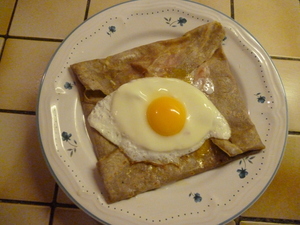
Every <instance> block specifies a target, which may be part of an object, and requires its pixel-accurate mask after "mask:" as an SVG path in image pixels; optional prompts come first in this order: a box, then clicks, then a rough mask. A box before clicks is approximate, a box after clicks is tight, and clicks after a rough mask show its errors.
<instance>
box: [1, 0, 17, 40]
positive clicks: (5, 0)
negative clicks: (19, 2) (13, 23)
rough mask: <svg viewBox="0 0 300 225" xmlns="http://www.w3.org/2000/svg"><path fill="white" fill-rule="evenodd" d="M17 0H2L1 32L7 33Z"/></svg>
mask: <svg viewBox="0 0 300 225" xmlns="http://www.w3.org/2000/svg"><path fill="white" fill-rule="evenodd" d="M15 2H16V0H0V34H2V35H4V34H7V29H8V26H9V22H10V19H11V16H12V12H13V10H14V6H15Z"/></svg>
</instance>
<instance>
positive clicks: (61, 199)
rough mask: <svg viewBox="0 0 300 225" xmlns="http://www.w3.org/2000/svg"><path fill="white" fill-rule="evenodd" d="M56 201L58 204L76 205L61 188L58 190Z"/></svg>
mask: <svg viewBox="0 0 300 225" xmlns="http://www.w3.org/2000/svg"><path fill="white" fill-rule="evenodd" d="M56 201H57V202H58V203H64V204H73V205H74V203H73V202H72V201H71V199H70V198H69V197H68V196H67V195H66V194H65V193H64V192H63V190H61V189H60V188H59V189H58V193H57V199H56Z"/></svg>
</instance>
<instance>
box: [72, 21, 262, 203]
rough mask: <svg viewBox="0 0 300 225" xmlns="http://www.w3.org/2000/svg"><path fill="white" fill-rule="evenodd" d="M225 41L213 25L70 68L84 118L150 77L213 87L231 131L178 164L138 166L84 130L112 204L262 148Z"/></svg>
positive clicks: (210, 95) (213, 97)
mask: <svg viewBox="0 0 300 225" xmlns="http://www.w3.org/2000/svg"><path fill="white" fill-rule="evenodd" d="M224 37H225V31H224V30H223V28H222V25H221V24H220V23H218V22H211V23H207V24H205V25H203V26H200V27H197V28H195V29H193V30H191V31H189V32H187V33H186V34H184V35H183V36H182V37H179V38H175V39H170V40H164V41H158V42H154V43H151V44H147V45H143V46H139V47H136V48H133V49H130V50H127V51H124V52H121V53H119V54H116V55H113V56H109V57H107V58H104V59H95V60H89V61H85V62H79V63H76V64H73V65H71V69H72V71H73V73H74V74H75V75H76V77H77V78H78V80H79V82H80V83H81V84H82V89H80V94H81V103H82V107H83V112H84V114H85V116H86V117H87V116H88V115H89V113H90V112H91V111H92V110H93V108H94V106H95V105H96V103H97V102H98V101H99V100H101V99H102V98H103V97H104V96H105V95H108V94H110V93H111V92H113V91H115V90H117V89H118V87H120V86H121V85H122V84H125V83H127V82H129V81H131V80H133V79H138V78H144V77H149V76H158V77H172V78H178V79H181V80H184V81H186V82H189V83H191V85H195V86H198V87H199V89H203V88H204V87H203V84H204V83H205V82H206V81H209V83H210V84H211V85H212V89H213V91H211V92H206V94H207V97H208V98H209V99H210V100H211V101H212V102H213V103H214V105H215V106H216V107H217V109H218V110H219V111H220V112H221V113H222V114H223V116H224V117H225V118H226V120H227V122H228V124H229V126H230V128H231V133H232V135H231V138H230V139H229V140H221V139H216V138H211V139H209V140H207V141H206V142H205V143H204V144H203V145H202V147H200V148H199V149H198V150H196V151H195V152H193V153H190V154H188V155H185V156H182V157H181V158H180V159H179V163H178V164H172V163H169V164H165V165H155V164H153V163H151V162H134V161H133V160H132V159H130V158H129V157H128V156H127V155H126V154H125V153H124V152H123V150H122V149H120V148H119V147H118V146H116V145H114V144H112V143H111V142H110V141H108V140H106V139H105V138H104V137H103V136H102V135H101V134H100V133H99V132H98V131H96V130H95V129H93V128H91V127H89V124H86V125H87V129H88V132H89V135H90V138H91V140H92V142H93V146H94V149H95V151H96V154H97V157H98V163H97V167H98V170H99V172H100V175H101V179H102V182H103V186H104V190H102V191H103V194H104V197H105V198H106V201H107V202H108V203H113V202H116V201H120V200H123V199H128V198H131V197H133V196H136V195H137V194H140V193H142V192H145V191H149V190H153V189H156V188H159V187H161V186H163V185H165V184H169V183H172V182H174V181H178V180H181V179H184V178H187V177H190V176H193V175H195V174H199V173H202V172H205V171H207V170H211V169H213V168H216V167H219V166H221V165H224V164H226V163H229V162H231V161H233V160H236V159H238V158H241V157H244V156H245V155H249V154H253V153H255V152H257V151H259V150H261V149H263V148H264V145H263V143H262V142H261V139H260V137H259V135H258V133H257V130H256V128H255V125H254V124H253V123H252V121H251V119H250V117H249V115H248V113H247V108H246V104H245V100H244V98H243V96H242V95H241V93H240V90H239V88H238V85H237V83H236V80H235V78H234V76H233V75H232V73H231V71H230V68H229V65H228V62H227V59H226V56H225V54H224V52H223V49H222V40H223V39H224ZM204 91H205V90H204Z"/></svg>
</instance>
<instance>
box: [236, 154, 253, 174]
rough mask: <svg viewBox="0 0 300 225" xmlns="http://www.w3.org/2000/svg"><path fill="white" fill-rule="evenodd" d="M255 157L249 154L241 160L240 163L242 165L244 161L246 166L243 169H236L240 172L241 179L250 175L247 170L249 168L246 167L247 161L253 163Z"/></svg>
mask: <svg viewBox="0 0 300 225" xmlns="http://www.w3.org/2000/svg"><path fill="white" fill-rule="evenodd" d="M254 158H255V156H247V157H245V158H243V159H241V160H240V161H239V165H241V164H242V163H243V164H244V167H243V166H242V167H241V169H238V170H237V171H236V172H238V173H239V177H240V178H241V179H244V178H245V177H246V176H247V175H248V171H247V169H246V167H247V162H249V163H251V164H253V162H252V159H254Z"/></svg>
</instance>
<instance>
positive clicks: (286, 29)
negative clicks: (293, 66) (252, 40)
mask: <svg viewBox="0 0 300 225" xmlns="http://www.w3.org/2000/svg"><path fill="white" fill-rule="evenodd" d="M234 10H235V20H237V21H238V22H239V23H241V25H243V26H244V27H245V28H246V29H248V30H249V31H250V32H251V33H252V34H253V35H254V37H256V38H257V39H258V41H259V42H260V43H261V44H262V45H263V46H264V48H266V50H267V52H268V53H269V54H270V55H273V56H289V57H300V26H299V24H300V7H299V1H298V0H289V1H286V0H276V1H274V0H264V1H261V0H247V1H244V0H235V1H234Z"/></svg>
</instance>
